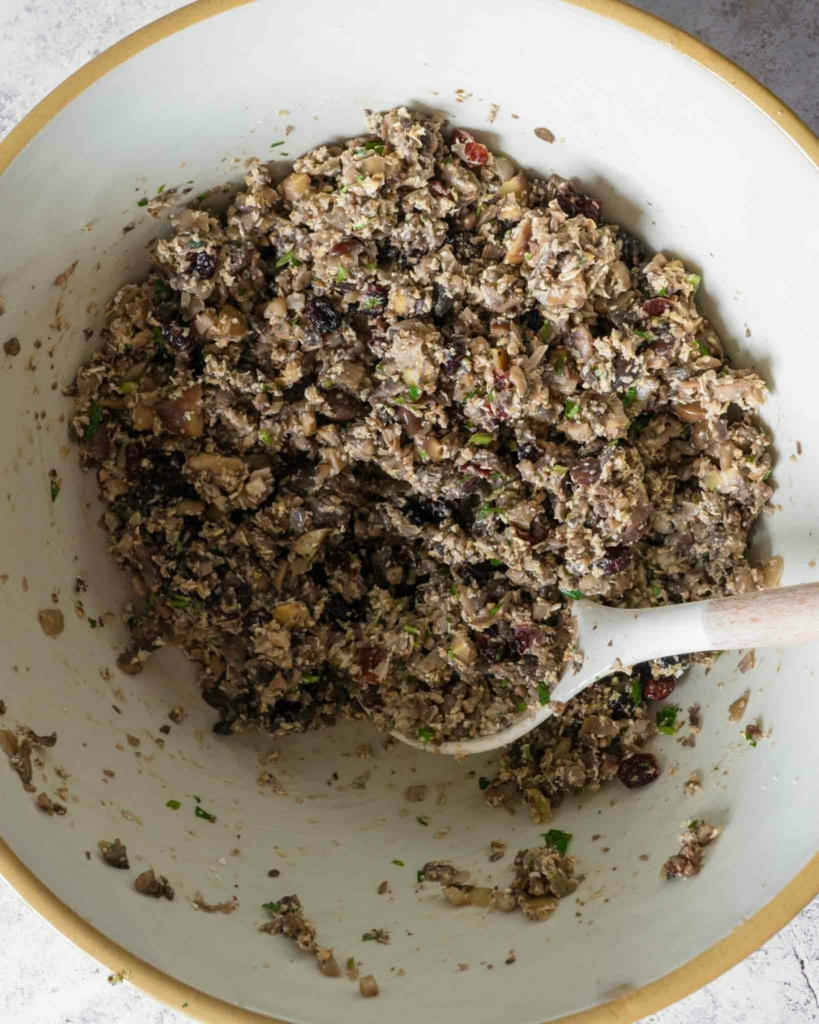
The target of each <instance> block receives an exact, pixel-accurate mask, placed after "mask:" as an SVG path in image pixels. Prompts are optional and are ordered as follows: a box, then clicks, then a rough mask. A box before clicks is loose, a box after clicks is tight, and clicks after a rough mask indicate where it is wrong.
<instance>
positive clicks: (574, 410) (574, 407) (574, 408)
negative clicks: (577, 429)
mask: <svg viewBox="0 0 819 1024" xmlns="http://www.w3.org/2000/svg"><path fill="white" fill-rule="evenodd" d="M579 412H580V406H579V405H578V404H577V402H574V401H572V399H571V398H567V399H566V404H565V406H564V407H563V415H564V416H565V417H566V419H567V420H576V419H577V416H578V413H579Z"/></svg>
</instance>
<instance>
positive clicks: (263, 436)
mask: <svg viewBox="0 0 819 1024" xmlns="http://www.w3.org/2000/svg"><path fill="white" fill-rule="evenodd" d="M259 442H260V444H263V445H265V446H266V447H268V448H269V447H270V445H271V444H273V435H272V434H271V433H270V431H269V430H260V431H259Z"/></svg>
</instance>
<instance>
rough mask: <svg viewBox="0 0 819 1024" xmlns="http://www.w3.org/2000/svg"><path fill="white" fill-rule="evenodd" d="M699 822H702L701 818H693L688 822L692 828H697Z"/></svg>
mask: <svg viewBox="0 0 819 1024" xmlns="http://www.w3.org/2000/svg"><path fill="white" fill-rule="evenodd" d="M699 823H700V819H699V818H692V819H691V821H689V822H688V827H689V828H691V829H694V828H697V826H698V825H699Z"/></svg>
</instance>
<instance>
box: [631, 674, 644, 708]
mask: <svg viewBox="0 0 819 1024" xmlns="http://www.w3.org/2000/svg"><path fill="white" fill-rule="evenodd" d="M631 703H632V704H633V705H634V706H635V708H636V707H637V706H638V705H639V704H642V703H643V684H642V683H641V682H640V680H639V679H635V680H634V682H633V683H632V684H631Z"/></svg>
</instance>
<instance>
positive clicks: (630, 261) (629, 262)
mask: <svg viewBox="0 0 819 1024" xmlns="http://www.w3.org/2000/svg"><path fill="white" fill-rule="evenodd" d="M619 237H620V241H621V243H622V246H621V249H620V259H621V260H622V261H623V263H625V264H626V266H627V267H631V268H632V270H633V269H634V267H639V266H640V264H641V263H645V259H646V251H645V249H644V248H643V243H642V242H641V241H639V239H637V238H635V237H634V235H630V234H629V233H628V231H623V229H622V228H621V229H620V235H619Z"/></svg>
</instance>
